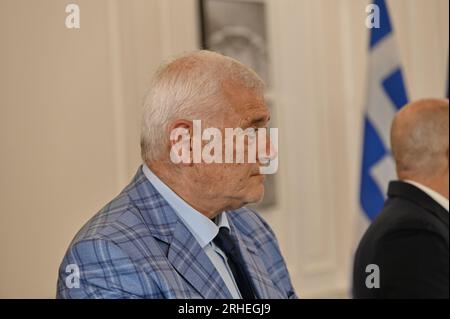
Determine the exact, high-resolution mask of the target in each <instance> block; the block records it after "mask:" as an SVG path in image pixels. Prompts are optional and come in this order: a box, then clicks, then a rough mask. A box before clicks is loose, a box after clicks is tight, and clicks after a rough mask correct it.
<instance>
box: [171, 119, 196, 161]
mask: <svg viewBox="0 0 450 319" xmlns="http://www.w3.org/2000/svg"><path fill="white" fill-rule="evenodd" d="M167 129H168V134H169V146H170V151H169V152H170V154H171V160H172V162H174V161H175V162H174V163H176V164H181V163H183V164H188V165H190V164H192V162H193V159H192V135H193V123H192V121H189V120H184V119H179V120H175V121H173V122H171V123H170V124H169V126H168V128H167ZM172 151H174V152H175V153H174V154H175V155H174V154H172Z"/></svg>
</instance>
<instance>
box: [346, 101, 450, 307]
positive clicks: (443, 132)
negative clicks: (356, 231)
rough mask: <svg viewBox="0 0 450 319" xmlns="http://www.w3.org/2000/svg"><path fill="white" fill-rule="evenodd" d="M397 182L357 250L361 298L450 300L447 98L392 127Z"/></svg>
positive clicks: (410, 108)
mask: <svg viewBox="0 0 450 319" xmlns="http://www.w3.org/2000/svg"><path fill="white" fill-rule="evenodd" d="M391 147H392V153H393V156H394V158H395V162H396V169H397V175H398V179H399V180H398V181H392V182H391V183H390V184H389V189H388V199H387V201H386V203H385V205H384V208H383V210H382V211H381V213H380V214H379V215H378V216H377V218H376V219H375V221H374V222H373V223H372V224H371V226H370V227H369V228H368V230H367V231H366V233H365V235H364V236H363V238H362V240H361V242H360V244H359V247H358V250H357V251H356V255H355V262H354V270H353V295H354V297H355V298H449V211H448V210H449V200H448V198H449V103H448V100H437V99H427V100H420V101H417V102H413V103H411V104H409V105H407V106H405V107H404V108H402V109H401V110H400V112H398V114H397V115H396V117H395V119H394V121H393V124H392V128H391Z"/></svg>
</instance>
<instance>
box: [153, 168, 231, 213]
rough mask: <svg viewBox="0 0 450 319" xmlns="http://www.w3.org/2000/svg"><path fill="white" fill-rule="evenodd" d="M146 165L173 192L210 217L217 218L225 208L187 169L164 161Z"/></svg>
mask: <svg viewBox="0 0 450 319" xmlns="http://www.w3.org/2000/svg"><path fill="white" fill-rule="evenodd" d="M146 165H147V166H148V167H149V168H150V170H151V171H152V172H153V173H154V174H155V175H156V176H158V178H159V179H160V180H161V181H162V182H163V183H164V184H166V185H167V186H168V187H169V188H170V189H171V190H172V191H173V192H175V193H176V194H177V195H178V196H179V197H181V198H182V199H183V200H184V201H185V202H186V203H188V204H189V205H190V206H192V207H193V208H194V209H196V210H197V211H199V212H200V213H202V214H203V215H205V216H206V217H208V218H209V219H213V218H215V217H216V216H217V215H219V214H220V213H221V212H223V211H224V210H225V209H224V206H223V205H218V204H217V202H216V201H217V199H213V198H208V196H207V192H205V191H204V190H203V189H201V186H202V183H195V179H192V178H190V177H189V176H187V174H186V172H185V171H186V170H183V169H180V168H179V167H174V166H173V165H171V164H170V165H169V164H166V163H163V162H151V163H146ZM193 181H194V182H193ZM199 195H201V196H199Z"/></svg>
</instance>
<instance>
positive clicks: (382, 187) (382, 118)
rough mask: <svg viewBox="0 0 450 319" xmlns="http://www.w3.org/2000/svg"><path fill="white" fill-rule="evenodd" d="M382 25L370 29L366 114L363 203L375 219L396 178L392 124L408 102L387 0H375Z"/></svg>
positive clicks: (364, 207)
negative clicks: (391, 148)
mask: <svg viewBox="0 0 450 319" xmlns="http://www.w3.org/2000/svg"><path fill="white" fill-rule="evenodd" d="M374 4H375V5H376V6H378V8H379V13H380V16H379V17H380V20H379V21H380V23H379V28H372V29H370V47H369V68H368V72H369V73H368V75H369V83H368V92H367V101H366V110H365V116H364V141H363V143H364V145H363V159H362V173H361V189H360V202H361V206H362V209H363V211H364V214H365V215H366V217H367V218H368V220H370V221H372V220H373V219H374V218H375V217H376V215H377V214H378V213H379V212H380V210H381V209H382V207H383V204H384V200H385V195H386V192H387V187H388V183H389V181H390V180H392V179H395V164H394V160H393V158H392V156H391V152H390V142H389V140H390V138H389V136H390V126H391V122H392V119H393V117H394V115H395V113H396V112H397V111H398V110H399V109H400V108H401V107H402V106H403V105H405V104H406V103H407V101H408V98H407V93H406V90H405V85H404V83H403V76H402V70H401V63H400V58H399V55H398V51H397V44H396V42H395V36H394V35H395V34H394V32H393V28H392V24H391V21H390V18H389V13H388V8H387V6H386V3H385V0H375V1H374Z"/></svg>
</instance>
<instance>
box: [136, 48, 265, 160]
mask: <svg viewBox="0 0 450 319" xmlns="http://www.w3.org/2000/svg"><path fill="white" fill-rule="evenodd" d="M224 81H231V82H234V83H237V84H238V85H242V86H244V87H246V88H249V89H254V90H256V91H258V92H260V93H261V94H263V93H262V92H263V89H264V84H263V81H262V80H261V79H260V77H259V76H258V75H257V74H256V73H255V72H254V71H252V70H251V69H250V68H248V67H246V66H245V65H243V64H241V63H240V62H238V61H236V60H234V59H232V58H230V57H226V56H223V55H221V54H218V53H214V52H211V51H206V50H202V51H195V52H192V53H189V54H186V55H184V56H181V57H179V58H177V59H175V60H173V61H171V62H169V63H167V64H164V65H162V66H161V67H160V68H159V70H158V71H157V72H156V74H155V76H154V78H153V81H152V84H151V87H150V89H149V92H148V94H147V96H146V98H145V101H144V110H143V118H142V130H141V156H142V159H143V160H144V162H149V161H153V160H157V159H160V158H161V157H162V156H163V154H164V153H163V152H164V148H165V147H166V146H167V145H168V144H167V143H168V142H169V132H168V125H169V123H170V122H171V121H174V120H176V119H187V120H193V119H205V118H208V117H211V116H213V115H214V113H215V112H217V111H218V110H220V108H219V107H220V106H222V105H223V104H224V103H223V102H224V97H223V96H222V94H221V93H222V91H221V90H222V84H223V82H224Z"/></svg>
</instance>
